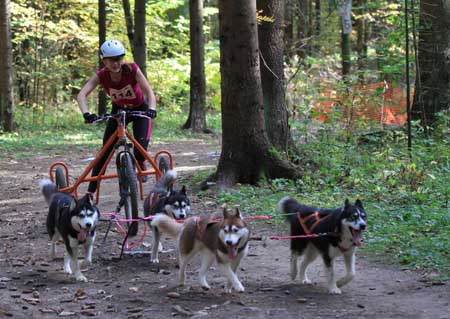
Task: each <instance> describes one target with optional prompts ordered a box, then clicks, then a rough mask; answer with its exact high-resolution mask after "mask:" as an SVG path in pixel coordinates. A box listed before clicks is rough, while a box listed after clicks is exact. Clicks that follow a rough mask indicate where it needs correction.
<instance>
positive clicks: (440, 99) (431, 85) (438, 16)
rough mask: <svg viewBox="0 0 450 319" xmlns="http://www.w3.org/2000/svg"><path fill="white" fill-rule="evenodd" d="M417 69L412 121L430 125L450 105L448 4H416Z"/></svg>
mask: <svg viewBox="0 0 450 319" xmlns="http://www.w3.org/2000/svg"><path fill="white" fill-rule="evenodd" d="M420 25H421V26H423V28H422V29H420V30H419V53H418V54H419V66H418V71H419V72H417V76H420V83H421V87H420V88H418V90H416V91H415V96H414V104H413V107H412V117H413V119H419V120H421V122H422V124H423V125H426V126H428V125H430V124H433V123H434V122H435V120H436V113H437V112H439V111H441V110H445V109H448V108H449V105H450V94H449V92H450V36H449V34H450V3H449V1H442V0H429V1H420Z"/></svg>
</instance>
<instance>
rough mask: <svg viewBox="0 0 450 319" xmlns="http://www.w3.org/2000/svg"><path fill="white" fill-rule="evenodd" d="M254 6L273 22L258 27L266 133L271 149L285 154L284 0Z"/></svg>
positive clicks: (259, 2)
mask: <svg viewBox="0 0 450 319" xmlns="http://www.w3.org/2000/svg"><path fill="white" fill-rule="evenodd" d="M257 6H258V11H262V14H263V15H264V16H268V17H273V22H267V21H262V22H261V23H260V24H259V27H258V37H259V49H260V52H261V60H260V65H261V83H262V90H263V105H264V112H265V117H264V118H265V122H266V130H267V135H268V136H269V140H270V142H271V143H272V144H273V146H275V148H276V149H277V150H279V151H281V152H285V151H287V145H288V140H289V126H288V112H287V108H286V103H285V92H284V85H285V83H284V68H283V57H284V43H283V33H284V32H283V27H284V26H283V21H284V12H285V11H284V10H285V9H284V0H258V2H257Z"/></svg>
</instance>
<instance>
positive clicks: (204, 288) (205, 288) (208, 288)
mask: <svg viewBox="0 0 450 319" xmlns="http://www.w3.org/2000/svg"><path fill="white" fill-rule="evenodd" d="M200 287H202V289H203V290H210V289H211V287H210V286H209V285H208V284H206V285H205V284H202V285H201V286H200Z"/></svg>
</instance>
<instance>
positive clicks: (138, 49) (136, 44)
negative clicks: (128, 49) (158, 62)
mask: <svg viewBox="0 0 450 319" xmlns="http://www.w3.org/2000/svg"><path fill="white" fill-rule="evenodd" d="M145 2H146V1H145V0H136V1H135V3H134V36H133V55H134V61H135V62H136V63H137V64H138V65H139V68H140V69H141V71H142V73H143V74H144V76H146V75H147V52H146V51H147V46H146V42H145V15H146V10H145Z"/></svg>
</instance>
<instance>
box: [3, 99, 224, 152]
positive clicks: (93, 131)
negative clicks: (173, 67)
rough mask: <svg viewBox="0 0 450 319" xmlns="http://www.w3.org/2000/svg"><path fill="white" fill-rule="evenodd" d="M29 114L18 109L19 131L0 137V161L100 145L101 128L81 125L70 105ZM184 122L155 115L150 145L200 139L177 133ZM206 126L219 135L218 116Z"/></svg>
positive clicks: (182, 118)
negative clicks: (47, 111)
mask: <svg viewBox="0 0 450 319" xmlns="http://www.w3.org/2000/svg"><path fill="white" fill-rule="evenodd" d="M29 112H30V110H29V109H28V108H26V107H18V109H17V114H16V121H18V123H20V126H19V129H18V130H17V131H16V132H13V133H2V134H0V159H3V158H11V159H14V160H19V159H20V158H21V157H23V156H29V154H30V153H33V154H35V155H37V154H40V155H47V154H49V153H50V154H64V152H65V151H67V150H69V149H73V148H77V149H79V150H80V151H83V150H86V149H90V150H96V149H99V147H100V146H101V144H102V137H103V131H104V124H96V125H88V124H85V123H84V120H83V117H82V116H81V114H80V112H79V110H78V108H77V107H76V106H75V105H73V104H72V105H64V106H62V107H61V108H59V109H57V110H56V112H52V113H46V112H36V114H35V115H33V114H29ZM31 112H32V111H31ZM34 116H35V117H40V118H34ZM33 118H34V120H33ZM185 121H186V119H185V116H181V115H180V116H174V115H173V114H172V113H171V112H169V111H166V110H164V111H161V112H159V113H158V117H157V118H156V119H155V120H154V122H153V131H152V143H159V142H161V141H164V142H171V141H180V140H187V139H192V138H200V137H201V135H200V134H197V133H192V132H191V131H189V130H188V131H187V130H183V129H181V126H182V125H183V124H184V122H185ZM207 122H208V125H209V127H211V128H213V129H214V130H215V131H216V132H217V133H219V134H220V132H221V120H220V114H208V115H207ZM0 133H1V132H0Z"/></svg>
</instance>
